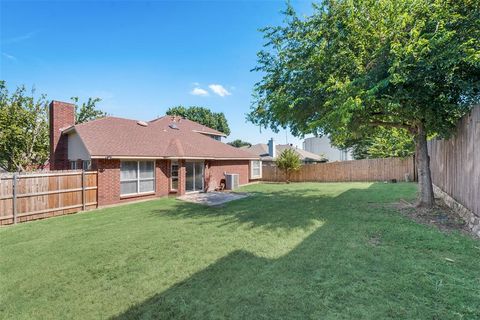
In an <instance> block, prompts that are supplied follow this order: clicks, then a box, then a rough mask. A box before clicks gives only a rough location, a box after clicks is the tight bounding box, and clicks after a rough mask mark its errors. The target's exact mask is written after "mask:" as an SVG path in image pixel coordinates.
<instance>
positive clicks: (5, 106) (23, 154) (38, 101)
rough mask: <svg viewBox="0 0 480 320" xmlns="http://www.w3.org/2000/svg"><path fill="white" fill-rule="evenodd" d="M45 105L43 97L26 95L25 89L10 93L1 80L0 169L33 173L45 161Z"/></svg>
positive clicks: (46, 156) (46, 105) (47, 137)
mask: <svg viewBox="0 0 480 320" xmlns="http://www.w3.org/2000/svg"><path fill="white" fill-rule="evenodd" d="M47 107H48V102H47V100H46V98H45V96H44V95H41V96H40V97H39V98H35V97H34V90H33V89H32V92H31V94H30V95H27V92H26V89H25V87H24V86H21V87H18V88H17V89H16V90H15V92H13V93H12V94H9V92H8V90H7V88H6V84H5V81H0V167H1V168H3V169H4V170H7V171H25V170H32V169H35V168H37V167H38V166H41V165H43V164H44V163H45V162H46V160H47V159H48V153H49V150H48V140H49V135H48V120H47Z"/></svg>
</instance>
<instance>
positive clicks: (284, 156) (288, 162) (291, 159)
mask: <svg viewBox="0 0 480 320" xmlns="http://www.w3.org/2000/svg"><path fill="white" fill-rule="evenodd" d="M275 164H276V165H277V167H278V168H279V169H280V170H282V171H283V172H284V173H285V182H286V183H290V176H291V174H292V172H294V171H297V170H299V169H300V167H301V166H302V161H300V157H299V156H298V154H297V153H296V152H295V151H294V150H293V149H285V150H283V152H282V153H281V154H280V156H278V157H277V159H276V160H275Z"/></svg>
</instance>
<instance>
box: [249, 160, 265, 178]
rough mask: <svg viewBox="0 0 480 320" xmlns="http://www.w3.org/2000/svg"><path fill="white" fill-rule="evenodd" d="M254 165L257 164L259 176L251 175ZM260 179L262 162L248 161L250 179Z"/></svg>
mask: <svg viewBox="0 0 480 320" xmlns="http://www.w3.org/2000/svg"><path fill="white" fill-rule="evenodd" d="M254 163H258V167H259V168H258V169H259V174H258V175H255V174H254V173H253V169H254ZM261 178H262V160H251V161H250V179H261Z"/></svg>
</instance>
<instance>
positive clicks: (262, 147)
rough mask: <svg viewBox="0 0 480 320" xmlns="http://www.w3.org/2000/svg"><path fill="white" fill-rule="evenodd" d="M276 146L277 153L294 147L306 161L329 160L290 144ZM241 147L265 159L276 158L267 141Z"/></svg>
mask: <svg viewBox="0 0 480 320" xmlns="http://www.w3.org/2000/svg"><path fill="white" fill-rule="evenodd" d="M275 148H276V153H277V155H280V153H282V152H283V151H284V150H285V149H292V150H294V151H295V152H296V153H297V154H298V156H299V157H300V160H302V161H306V162H309V161H310V162H326V161H327V159H326V158H325V157H322V156H320V155H318V154H315V153H311V152H308V151H305V150H303V149H299V148H297V147H294V146H292V145H289V144H277V145H275ZM241 149H243V150H247V151H250V152H251V153H254V154H256V155H258V156H260V157H261V159H262V160H264V161H273V160H275V159H274V158H272V157H271V156H270V155H269V153H268V145H267V144H265V143H258V144H254V145H252V146H251V147H242V148H241Z"/></svg>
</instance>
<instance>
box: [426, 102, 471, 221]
mask: <svg viewBox="0 0 480 320" xmlns="http://www.w3.org/2000/svg"><path fill="white" fill-rule="evenodd" d="M428 150H429V154H430V169H431V171H432V181H433V183H434V184H435V185H436V186H437V187H439V188H440V189H442V190H443V191H444V192H445V193H447V194H448V195H449V196H451V197H452V198H453V199H455V200H456V201H458V202H460V203H461V204H462V205H463V206H465V207H466V208H467V209H469V210H470V211H472V212H473V213H474V214H475V215H476V216H478V217H480V106H477V107H475V108H473V109H472V112H471V113H470V114H469V115H467V116H465V117H463V118H462V119H461V120H460V122H459V123H458V125H457V128H456V131H455V133H454V135H453V136H452V138H450V139H448V140H440V139H439V140H431V141H429V142H428Z"/></svg>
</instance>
